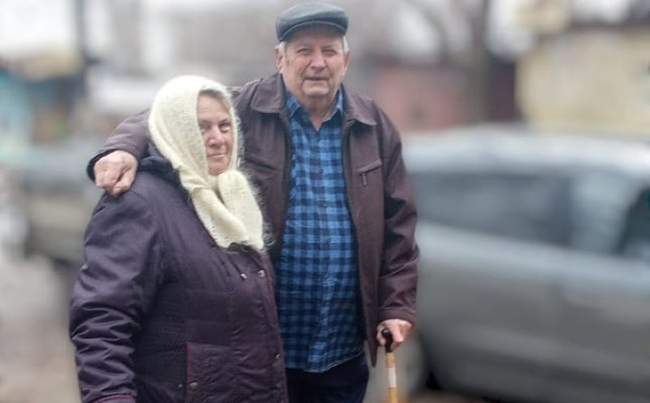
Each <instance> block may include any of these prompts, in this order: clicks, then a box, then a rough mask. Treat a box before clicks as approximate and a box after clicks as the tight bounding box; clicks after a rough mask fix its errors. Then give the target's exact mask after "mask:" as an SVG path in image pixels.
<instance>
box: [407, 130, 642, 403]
mask: <svg viewBox="0 0 650 403" xmlns="http://www.w3.org/2000/svg"><path fill="white" fill-rule="evenodd" d="M406 146H407V147H406V148H405V159H406V161H407V165H408V168H409V170H410V172H411V175H412V181H413V187H414V191H415V193H416V200H417V204H418V212H419V222H418V233H417V237H418V242H419V246H420V249H421V265H420V275H419V284H418V331H419V335H420V340H421V342H422V345H423V348H424V352H425V357H426V361H427V365H428V368H429V370H430V371H431V373H432V375H433V377H434V379H435V381H436V382H437V383H438V385H439V386H441V387H442V388H444V389H449V390H452V391H457V392H461V393H465V394H471V395H475V396H483V397H488V398H495V399H499V400H500V401H507V402H515V401H516V402H520V401H521V402H555V403H583V402H584V403H601V402H602V403H614V402H616V403H619V402H625V403H637V402H638V403H642V402H644V403H647V402H650V147H648V145H646V144H643V143H641V142H634V141H623V140H614V139H604V138H589V137H584V136H582V137H580V136H570V137H569V136H561V135H544V136H540V135H531V134H521V133H516V132H513V131H510V132H507V131H505V133H504V131H503V130H488V131H487V132H485V131H483V132H479V133H475V130H460V131H456V132H453V133H451V134H448V135H442V136H437V137H434V138H427V139H414V140H413V141H410V142H409V143H408V144H406Z"/></svg>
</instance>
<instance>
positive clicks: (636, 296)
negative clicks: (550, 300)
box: [548, 175, 650, 403]
mask: <svg viewBox="0 0 650 403" xmlns="http://www.w3.org/2000/svg"><path fill="white" fill-rule="evenodd" d="M583 182H584V181H583ZM587 182H588V183H589V185H588V187H591V188H592V189H598V191H589V192H583V197H580V196H579V195H578V196H577V197H575V199H576V202H577V206H576V208H578V209H581V210H582V212H583V213H581V214H577V216H578V217H580V216H582V218H583V219H585V220H588V222H583V223H579V222H576V223H575V224H576V225H577V228H576V233H575V238H576V239H578V240H584V239H587V238H590V239H591V242H588V243H585V242H579V243H578V244H577V245H576V246H577V247H576V249H575V250H574V253H573V254H572V256H571V258H570V260H569V261H568V262H567V263H568V264H567V266H566V268H565V272H564V276H563V279H562V285H561V289H560V294H559V298H558V301H559V302H560V304H561V311H560V312H561V315H562V316H561V326H560V328H558V336H559V337H558V339H559V340H560V342H561V344H560V349H559V350H558V353H559V354H558V360H557V362H556V365H555V367H554V371H553V372H552V376H551V377H550V378H549V382H550V383H549V385H550V387H549V390H548V397H549V401H556V402H572V403H574V402H575V403H581V402H589V403H600V402H603V403H604V402H614V401H616V402H630V403H635V402H639V403H641V402H648V401H649V400H650V259H649V257H650V254H648V251H649V250H650V248H649V245H650V212H649V202H650V198H649V197H648V195H649V192H648V190H647V189H645V190H643V189H638V188H637V191H631V189H632V190H633V189H635V187H634V184H633V183H632V182H630V180H629V179H628V180H626V179H625V178H623V177H620V176H617V177H607V176H603V175H600V176H599V177H598V178H589V179H588V180H587ZM585 195H588V196H585ZM612 196H615V197H612ZM635 200H636V201H635ZM629 206H632V207H631V208H629ZM585 211H592V213H591V214H584V212H585ZM597 228H601V229H609V231H599V230H597ZM580 231H587V232H588V234H587V235H584V234H580ZM586 246H588V247H586ZM585 249H586V250H585Z"/></svg>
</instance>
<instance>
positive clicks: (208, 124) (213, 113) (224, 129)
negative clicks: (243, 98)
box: [197, 95, 233, 176]
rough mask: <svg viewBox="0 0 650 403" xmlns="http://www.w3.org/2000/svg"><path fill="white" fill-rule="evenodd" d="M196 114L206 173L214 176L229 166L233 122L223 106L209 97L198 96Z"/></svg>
mask: <svg viewBox="0 0 650 403" xmlns="http://www.w3.org/2000/svg"><path fill="white" fill-rule="evenodd" d="M197 114H198V119H199V128H200V129H201V135H202V136H203V143H204V144H205V153H206V154H205V156H206V158H207V160H208V172H209V173H210V175H213V176H216V175H219V174H220V173H222V172H224V171H225V170H226V169H227V168H228V165H229V164H230V158H231V156H232V144H233V137H232V136H233V133H232V128H233V122H232V120H231V119H230V114H229V113H228V109H226V107H225V106H224V104H223V103H222V102H221V101H220V100H218V99H216V98H215V97H212V96H209V95H199V99H198V105H197Z"/></svg>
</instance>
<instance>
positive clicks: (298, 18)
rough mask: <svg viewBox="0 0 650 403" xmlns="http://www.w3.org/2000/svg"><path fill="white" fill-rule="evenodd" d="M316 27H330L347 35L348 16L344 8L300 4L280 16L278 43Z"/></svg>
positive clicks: (276, 23)
mask: <svg viewBox="0 0 650 403" xmlns="http://www.w3.org/2000/svg"><path fill="white" fill-rule="evenodd" d="M314 25H325V26H329V27H332V28H334V29H336V30H338V31H340V32H341V34H343V35H345V33H346V32H347V30H348V16H347V15H346V14H345V11H344V10H343V9H342V8H340V7H337V6H335V5H333V4H327V3H321V2H309V3H300V4H297V5H295V6H293V7H290V8H288V9H286V10H284V11H283V12H282V13H281V14H280V15H279V16H278V19H277V21H276V22H275V31H276V33H277V35H278V41H280V42H282V41H284V40H286V39H287V38H289V36H290V35H291V34H293V33H294V32H296V31H299V30H301V29H304V28H308V27H311V26H314Z"/></svg>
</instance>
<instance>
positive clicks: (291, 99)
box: [285, 89, 343, 122]
mask: <svg viewBox="0 0 650 403" xmlns="http://www.w3.org/2000/svg"><path fill="white" fill-rule="evenodd" d="M285 99H286V105H287V109H288V111H289V120H294V119H297V118H298V119H300V121H301V122H309V115H308V114H307V112H306V111H305V108H303V107H302V105H300V102H298V98H296V97H295V96H294V95H293V94H292V93H290V92H289V91H286V95H285ZM296 114H297V115H296ZM336 116H341V117H343V92H342V91H341V90H340V89H339V90H338V91H337V92H336V105H335V106H334V112H333V113H332V115H331V116H330V117H329V118H327V119H326V120H325V121H324V122H328V121H330V120H332V119H334V118H335V117H336Z"/></svg>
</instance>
